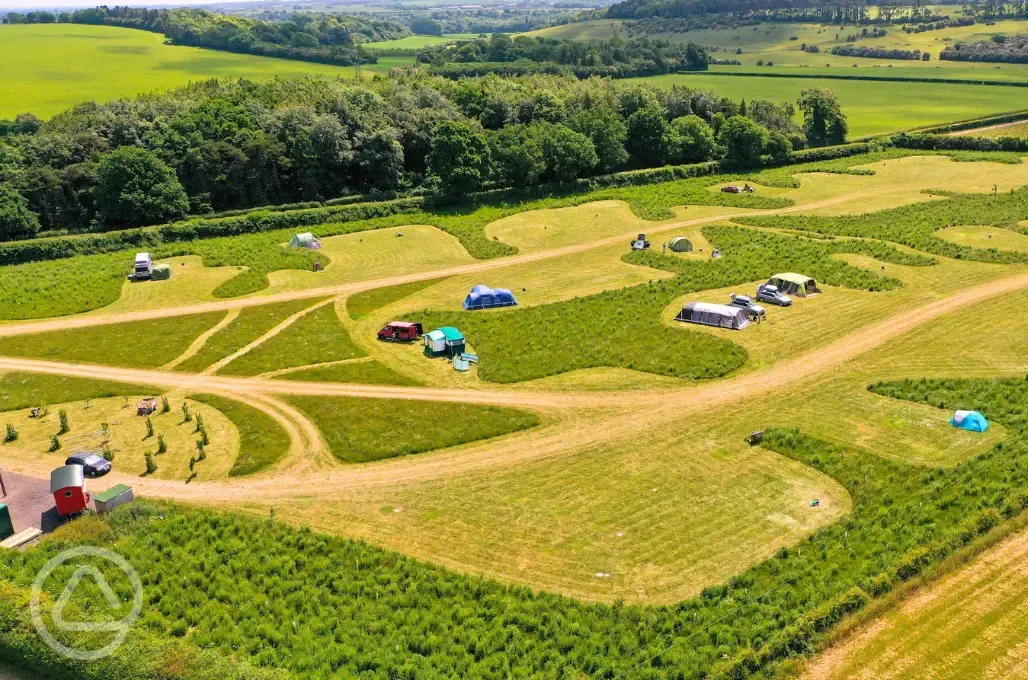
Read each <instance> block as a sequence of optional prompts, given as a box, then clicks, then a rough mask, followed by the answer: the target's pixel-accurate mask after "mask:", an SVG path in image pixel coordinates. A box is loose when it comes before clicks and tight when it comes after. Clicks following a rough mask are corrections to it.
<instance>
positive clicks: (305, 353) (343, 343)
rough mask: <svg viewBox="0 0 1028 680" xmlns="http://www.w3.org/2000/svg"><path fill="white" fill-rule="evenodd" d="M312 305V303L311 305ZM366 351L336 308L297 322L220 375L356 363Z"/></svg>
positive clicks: (318, 311) (329, 307)
mask: <svg viewBox="0 0 1028 680" xmlns="http://www.w3.org/2000/svg"><path fill="white" fill-rule="evenodd" d="M308 304H309V303H308ZM362 356H364V351H363V350H361V348H359V347H357V345H355V344H354V343H353V339H351V338H350V334H349V333H348V332H347V330H346V328H344V327H343V324H342V322H340V320H339V317H338V315H336V309H335V305H334V304H328V305H324V306H322V307H319V308H317V309H315V310H314V311H313V312H311V313H310V314H306V315H304V316H302V317H300V318H299V319H297V320H296V322H295V323H293V324H292V325H290V326H289V327H288V328H285V329H283V330H282V332H281V333H279V334H278V335H275V336H273V337H271V338H268V341H267V342H265V343H263V344H261V345H258V346H257V347H255V348H253V349H252V350H251V351H249V352H247V353H246V354H243V355H242V356H240V357H239V358H237V359H235V360H233V361H232V362H231V363H229V364H227V365H226V366H225V367H223V368H222V369H221V370H220V371H218V373H219V374H221V375H258V374H260V373H267V372H268V371H277V370H279V369H283V368H293V367H297V366H307V365H309V364H323V363H326V362H329V361H341V360H343V359H356V358H357V357H362Z"/></svg>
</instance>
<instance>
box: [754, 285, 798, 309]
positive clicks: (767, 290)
mask: <svg viewBox="0 0 1028 680" xmlns="http://www.w3.org/2000/svg"><path fill="white" fill-rule="evenodd" d="M757 299H758V300H760V301H761V302H767V303H770V304H772V305H778V306H779V307H789V306H790V305H792V298H790V297H789V296H788V295H785V294H783V293H782V292H781V291H780V290H778V286H772V285H769V284H766V283H765V284H764V285H762V286H758V287H757Z"/></svg>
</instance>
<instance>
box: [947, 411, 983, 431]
mask: <svg viewBox="0 0 1028 680" xmlns="http://www.w3.org/2000/svg"><path fill="white" fill-rule="evenodd" d="M949 424H950V425H952V426H953V427H959V428H960V429H961V430H970V431H971V432H985V431H986V430H987V429H989V421H988V420H986V419H985V416H983V415H982V414H981V413H978V411H957V412H956V413H954V414H953V419H952V420H950V421H949Z"/></svg>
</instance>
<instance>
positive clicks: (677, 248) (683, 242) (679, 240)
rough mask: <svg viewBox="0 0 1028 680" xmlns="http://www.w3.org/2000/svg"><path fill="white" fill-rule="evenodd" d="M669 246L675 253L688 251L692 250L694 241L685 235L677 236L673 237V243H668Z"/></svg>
mask: <svg viewBox="0 0 1028 680" xmlns="http://www.w3.org/2000/svg"><path fill="white" fill-rule="evenodd" d="M668 247H669V248H671V251H672V252H675V253H688V252H691V251H692V241H690V240H689V239H687V238H686V237H684V236H676V237H674V238H673V239H671V243H669V244H668Z"/></svg>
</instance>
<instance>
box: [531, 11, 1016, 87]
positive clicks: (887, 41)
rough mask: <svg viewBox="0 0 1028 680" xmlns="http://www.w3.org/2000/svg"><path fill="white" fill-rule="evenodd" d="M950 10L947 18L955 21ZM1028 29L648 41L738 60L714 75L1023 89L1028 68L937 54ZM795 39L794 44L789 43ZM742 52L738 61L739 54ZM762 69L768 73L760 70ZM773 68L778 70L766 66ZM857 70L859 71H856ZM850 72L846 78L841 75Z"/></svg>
mask: <svg viewBox="0 0 1028 680" xmlns="http://www.w3.org/2000/svg"><path fill="white" fill-rule="evenodd" d="M952 10H953V8H952V6H950V7H947V8H945V10H944V13H947V14H950V15H953V14H955V12H953V11H952ZM1026 27H1028V23H1026V22H1025V21H1015V20H1005V21H998V22H995V24H993V25H989V26H986V25H984V24H981V23H979V24H974V25H971V26H961V27H954V28H946V29H942V30H935V31H925V32H922V33H909V34H908V33H904V32H903V31H902V29H901V28H900V27H899V26H884V27H882V28H884V30H885V31H886V35H885V36H884V37H880V38H871V37H868V38H861V39H859V40H857V41H856V42H853V43H848V42H847V41H846V37H847V36H848V35H850V34H859V33H860V32H861V31H862V30H863V28H864V27H863V26H854V25H852V24H850V25H844V26H841V27H840V25H838V24H836V25H832V26H829V25H820V24H792V23H766V24H758V25H756V26H740V27H738V28H734V29H716V30H714V29H708V30H695V31H685V32H679V33H658V34H648V37H653V38H661V39H665V40H672V41H676V42H687V41H692V42H695V43H697V44H699V45H702V46H704V47H707V48H717V52H716V53H715V54H714V56H715V57H717V58H719V59H735V60H737V61H740V62H742V66H714V67H712V68H713V69H714V70H717V71H726V72H733V71H747V72H750V71H754V70H761V69H763V70H767V71H768V72H772V73H783V72H784V73H799V74H805V75H806V74H813V75H824V74H830V75H844V76H863V77H876V76H902V77H914V78H939V79H946V78H950V79H965V78H966V79H973V80H1009V81H1015V82H1016V81H1023V80H1024V78H1025V77H1026V76H1028V65H1024V64H989V63H973V62H971V63H969V62H963V61H948V60H939V58H938V56H939V52H941V51H942V49H943V48H944V47H946V46H947V45H951V44H953V43H955V42H976V41H979V40H982V41H988V40H989V39H990V38H991V37H992V36H993V35H994V34H996V33H1004V34H1007V35H1016V34H1019V33H1023V32H1024V31H1025V28H1026ZM629 28H630V22H621V21H603V20H598V21H586V22H579V23H573V24H566V25H564V26H554V27H552V28H545V29H541V30H539V31H535V32H533V33H530V34H529V35H545V36H547V37H553V38H565V37H566V38H572V39H594V38H599V39H609V38H611V37H613V35H614V33H615V32H617V33H618V35H621V36H622V37H626V35H630V34H629V33H628V30H627V29H629ZM793 37H795V38H796V39H795V40H792V38H793ZM803 45H807V46H809V45H817V46H818V47H819V48H820V52H819V53H816V54H814V53H810V52H805V51H803V50H801V49H800V47H801V46H803ZM840 45H854V46H857V47H885V48H889V49H903V50H920V51H921V52H928V53H930V54H931V59H930V60H929V61H927V62H921V61H913V60H902V59H872V58H866V57H845V56H837V55H834V54H829V53H828V51H829V50H830V48H832V47H835V46H840ZM737 50H742V53H741V54H736V51H737ZM757 61H762V62H764V64H765V66H757ZM768 61H771V62H773V63H774V66H772V67H768V66H766V64H767V62H768ZM854 65H855V66H856V67H855V68H854ZM843 69H845V70H843Z"/></svg>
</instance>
